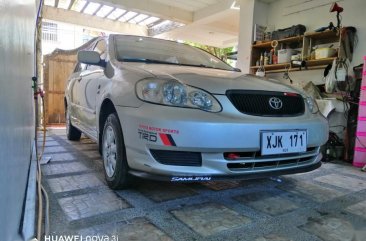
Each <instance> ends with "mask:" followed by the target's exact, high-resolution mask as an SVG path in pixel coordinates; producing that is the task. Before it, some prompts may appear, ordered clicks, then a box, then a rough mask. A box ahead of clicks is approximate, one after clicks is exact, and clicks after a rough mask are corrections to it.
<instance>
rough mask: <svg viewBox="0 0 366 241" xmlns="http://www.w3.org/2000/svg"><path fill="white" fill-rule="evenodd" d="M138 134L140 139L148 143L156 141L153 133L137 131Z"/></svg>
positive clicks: (155, 135)
mask: <svg viewBox="0 0 366 241" xmlns="http://www.w3.org/2000/svg"><path fill="white" fill-rule="evenodd" d="M138 133H139V137H140V139H143V140H147V141H150V142H156V141H157V140H158V136H157V134H156V133H155V132H150V131H145V130H141V129H138Z"/></svg>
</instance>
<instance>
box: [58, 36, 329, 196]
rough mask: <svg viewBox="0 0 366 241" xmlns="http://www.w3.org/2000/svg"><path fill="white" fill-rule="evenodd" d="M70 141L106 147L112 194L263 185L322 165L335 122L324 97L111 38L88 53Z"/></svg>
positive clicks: (212, 61) (75, 79) (77, 86)
mask: <svg viewBox="0 0 366 241" xmlns="http://www.w3.org/2000/svg"><path fill="white" fill-rule="evenodd" d="M78 61H79V63H78V64H77V66H76V67H75V71H74V73H73V74H72V75H71V76H70V79H69V81H68V85H67V88H66V91H65V109H66V122H67V123H66V126H67V128H66V129H67V136H68V138H69V139H70V140H78V139H80V135H81V133H84V134H85V135H87V136H89V137H90V138H92V139H93V140H95V141H96V142H98V143H99V151H100V153H101V154H102V156H103V162H104V170H105V177H106V180H107V183H108V185H109V186H110V188H112V189H120V188H124V187H127V186H128V185H129V184H130V183H131V180H132V178H131V177H132V176H137V177H143V178H150V179H157V180H168V181H172V182H189V181H210V180H215V179H228V178H241V179H248V178H261V177H264V176H274V175H282V174H291V173H298V172H306V171H311V170H314V169H316V168H318V167H319V166H320V165H321V162H320V161H321V158H322V156H321V154H320V152H319V149H320V146H321V145H323V144H324V143H325V142H326V141H327V139H328V123H327V121H326V119H325V118H324V117H323V116H322V115H321V114H320V113H319V110H318V107H317V105H316V103H315V102H314V100H313V99H312V98H310V97H308V96H306V95H305V94H304V93H301V92H299V91H297V90H295V89H294V88H292V87H290V86H287V85H284V84H281V83H280V82H278V81H276V80H272V79H265V78H258V77H255V76H252V75H247V74H243V73H241V72H240V70H238V69H234V68H232V67H230V66H229V65H227V64H226V63H224V62H223V61H221V60H220V59H218V58H216V57H214V56H213V55H211V54H209V53H207V52H205V51H203V50H201V49H198V48H194V47H191V46H188V45H186V44H182V43H177V42H172V41H166V40H160V39H154V38H148V37H139V36H124V35H110V36H109V37H103V38H99V39H97V40H96V41H95V43H94V44H93V45H91V46H90V47H89V49H87V50H83V51H79V52H78Z"/></svg>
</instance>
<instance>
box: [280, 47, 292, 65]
mask: <svg viewBox="0 0 366 241" xmlns="http://www.w3.org/2000/svg"><path fill="white" fill-rule="evenodd" d="M293 54H296V51H295V50H293V49H281V50H278V63H279V64H283V63H289V62H290V60H291V56H292V55H293Z"/></svg>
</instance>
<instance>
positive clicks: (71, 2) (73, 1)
mask: <svg viewBox="0 0 366 241" xmlns="http://www.w3.org/2000/svg"><path fill="white" fill-rule="evenodd" d="M74 3H75V0H71V1H70V3H69V6H68V7H67V10H70V9H71V7H72V5H74Z"/></svg>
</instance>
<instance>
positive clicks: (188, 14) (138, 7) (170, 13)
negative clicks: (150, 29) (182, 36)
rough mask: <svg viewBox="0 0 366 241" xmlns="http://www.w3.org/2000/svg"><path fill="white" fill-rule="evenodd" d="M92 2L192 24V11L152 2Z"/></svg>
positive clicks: (99, 0)
mask: <svg viewBox="0 0 366 241" xmlns="http://www.w3.org/2000/svg"><path fill="white" fill-rule="evenodd" d="M93 2H98V3H102V4H105V5H109V6H114V7H119V8H123V9H126V10H128V11H134V12H139V13H144V14H146V15H153V16H156V17H159V18H163V19H168V20H171V21H177V22H180V23H184V24H187V23H192V21H193V12H192V11H188V10H185V9H182V8H179V7H174V6H172V5H168V4H164V3H160V2H156V1H153V0H138V1H137V0H93Z"/></svg>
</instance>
